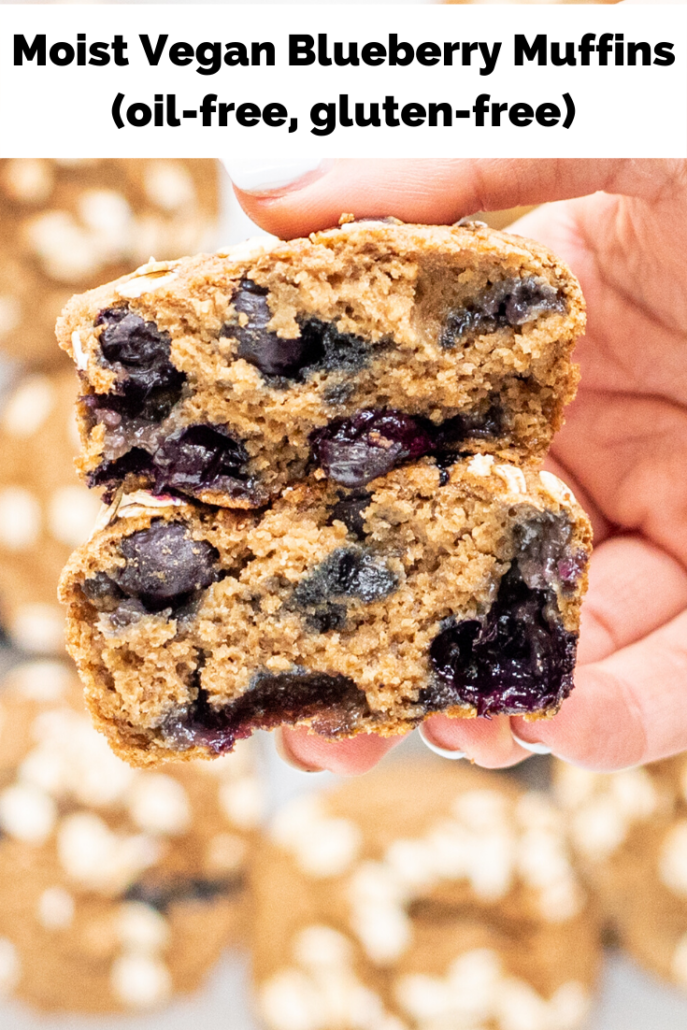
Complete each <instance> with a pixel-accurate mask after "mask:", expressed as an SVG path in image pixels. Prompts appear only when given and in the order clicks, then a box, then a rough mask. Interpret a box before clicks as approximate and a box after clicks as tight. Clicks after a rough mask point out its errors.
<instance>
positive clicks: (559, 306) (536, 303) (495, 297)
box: [484, 276, 565, 326]
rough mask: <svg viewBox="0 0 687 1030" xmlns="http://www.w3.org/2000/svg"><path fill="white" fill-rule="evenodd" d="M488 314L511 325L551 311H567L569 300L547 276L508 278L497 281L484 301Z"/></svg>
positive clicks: (529, 320)
mask: <svg viewBox="0 0 687 1030" xmlns="http://www.w3.org/2000/svg"><path fill="white" fill-rule="evenodd" d="M484 311H485V313H486V314H487V315H492V316H493V317H495V318H497V319H499V320H501V319H504V320H505V321H506V323H507V324H508V325H512V326H516V325H524V324H525V323H526V322H532V321H534V319H535V318H538V317H539V315H543V314H545V313H546V312H547V311H565V300H564V298H563V297H562V296H561V295H560V294H559V292H558V290H557V289H556V288H555V287H554V286H551V284H550V283H548V282H546V280H543V279H535V278H534V277H533V276H530V277H528V278H526V279H511V280H508V279H506V280H505V281H504V282H500V283H495V284H494V286H493V287H492V289H491V292H490V294H489V296H488V297H487V298H486V299H485V301H484Z"/></svg>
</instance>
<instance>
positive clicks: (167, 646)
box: [61, 455, 591, 764]
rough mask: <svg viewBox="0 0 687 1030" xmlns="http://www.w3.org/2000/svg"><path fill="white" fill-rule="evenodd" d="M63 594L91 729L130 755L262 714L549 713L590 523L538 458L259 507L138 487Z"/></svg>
mask: <svg viewBox="0 0 687 1030" xmlns="http://www.w3.org/2000/svg"><path fill="white" fill-rule="evenodd" d="M103 522H104V523H107V524H106V525H104V528H102V529H100V530H99V531H98V532H97V533H96V534H95V535H94V536H93V537H92V539H91V540H90V542H89V543H88V544H87V545H85V546H84V547H82V548H80V549H79V550H78V551H76V553H75V554H74V555H73V557H72V559H71V561H70V562H69V564H68V565H67V567H66V569H65V572H64V575H63V579H62V583H61V597H62V600H63V601H64V602H65V603H66V604H67V606H68V613H67V617H68V633H67V637H68V647H69V650H70V652H71V654H72V656H73V657H74V659H75V660H76V662H77V665H78V667H79V671H80V673H81V677H82V679H83V681H84V683H85V685H86V700H87V703H88V705H89V708H90V710H91V712H92V714H93V716H94V719H95V721H96V725H97V726H98V727H99V728H100V729H101V730H102V731H103V732H105V733H106V734H107V736H108V737H109V739H110V742H111V744H112V746H113V747H114V748H115V750H116V751H117V753H118V754H120V755H121V756H122V757H123V758H125V759H126V760H127V761H130V762H132V763H134V764H148V763H150V764H154V763H156V762H161V761H165V760H168V759H170V758H178V757H187V758H195V757H203V756H205V757H212V756H213V755H215V754H218V753H221V752H222V751H225V750H229V749H231V747H232V746H233V743H234V741H235V740H236V739H238V738H240V737H244V736H247V735H248V734H249V733H250V732H251V731H252V730H253V729H256V728H272V727H274V726H277V725H279V724H282V723H288V724H292V725H305V726H309V727H311V728H312V729H313V730H315V731H317V732H319V733H323V734H326V735H329V736H332V737H338V738H343V737H350V736H353V735H355V734H357V733H360V732H375V733H381V734H395V733H401V732H404V731H407V730H409V729H410V728H412V727H413V726H415V725H417V723H419V722H420V721H421V720H422V719H423V718H424V717H425V716H426V715H428V714H431V713H433V712H439V711H447V712H450V713H451V714H454V715H459V716H466V717H472V716H476V715H480V716H487V715H491V714H495V713H499V712H505V713H510V714H520V715H522V714H525V715H528V716H532V717H541V716H545V715H552V714H554V713H555V712H556V711H557V710H558V708H559V706H560V704H561V702H562V701H563V699H564V698H565V697H566V696H567V695H568V693H569V692H570V690H571V688H572V671H573V667H574V663H575V648H576V641H577V632H578V626H579V608H580V602H581V598H582V595H583V593H584V590H585V587H586V565H587V559H588V555H589V548H590V539H591V537H590V528H589V523H588V521H587V519H586V517H585V515H584V513H583V512H582V511H581V509H580V508H579V507H578V505H577V504H576V502H575V500H574V498H573V497H572V495H571V494H570V492H569V491H568V490H567V489H566V488H565V487H564V486H563V484H562V483H561V482H560V481H559V480H558V479H556V477H555V476H552V475H551V474H550V473H547V472H541V473H539V472H538V471H537V470H536V468H529V467H528V468H526V469H522V468H519V467H517V466H514V465H509V464H505V463H499V462H497V461H495V459H494V458H493V457H492V456H491V455H475V456H473V457H472V458H471V459H470V460H468V461H466V462H458V463H456V464H454V465H452V466H450V467H449V468H439V467H437V466H436V464H435V463H434V462H433V460H431V459H424V463H423V462H420V463H417V464H416V465H414V466H411V467H408V468H402V469H396V470H394V471H393V472H390V473H388V474H387V475H386V476H384V477H382V478H381V479H377V480H375V481H373V482H371V483H370V484H368V486H367V488H365V489H363V490H359V491H343V490H339V489H337V488H336V487H335V486H334V484H332V483H331V482H327V481H321V482H319V483H318V482H314V481H313V482H310V483H307V484H302V485H301V486H298V487H293V488H290V489H288V490H287V491H286V492H285V494H284V496H283V497H282V498H281V499H280V500H279V501H277V502H275V503H274V504H273V506H272V507H271V508H270V509H268V510H266V511H263V512H252V511H243V512H242V511H234V510H229V509H226V508H210V507H202V506H197V505H189V504H186V503H184V502H182V501H181V500H179V499H178V498H174V497H167V498H165V497H153V496H152V495H150V494H146V493H144V492H141V491H139V492H138V493H135V494H131V495H123V496H120V497H118V498H117V499H116V500H115V502H113V505H112V506H111V509H109V511H107V512H105V515H104V519H103Z"/></svg>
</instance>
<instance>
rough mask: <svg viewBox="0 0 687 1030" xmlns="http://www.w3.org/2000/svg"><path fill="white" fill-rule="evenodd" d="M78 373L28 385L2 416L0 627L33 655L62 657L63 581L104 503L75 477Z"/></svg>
mask: <svg viewBox="0 0 687 1030" xmlns="http://www.w3.org/2000/svg"><path fill="white" fill-rule="evenodd" d="M76 393H77V381H76V378H75V376H74V373H73V372H67V371H65V372H61V373H54V374H34V375H31V376H27V377H25V378H24V379H22V380H21V381H20V382H19V384H18V386H17V387H16V388H15V390H14V391H13V392H12V393H11V394H10V395H9V397H8V398H7V399H6V401H5V403H4V404H3V406H2V409H1V410H0V623H1V624H2V626H3V628H4V629H5V630H6V631H7V633H8V635H9V637H10V638H11V640H12V641H13V642H14V643H15V644H16V645H17V646H18V647H20V648H21V649H23V650H24V651H27V652H31V653H39V654H55V653H58V652H63V651H64V610H63V609H62V608H61V606H60V605H59V604H58V601H57V581H58V579H59V577H60V573H61V571H62V568H63V566H64V564H65V562H66V561H67V558H68V557H69V555H70V554H71V552H72V550H73V549H74V548H75V547H76V546H78V545H79V544H81V543H83V542H84V540H86V539H87V538H88V535H89V533H90V532H91V530H92V528H93V524H94V522H95V518H96V515H97V513H98V510H99V508H100V501H99V498H98V497H97V496H96V494H95V493H93V492H92V491H90V490H88V489H86V487H85V486H83V484H81V483H80V482H79V480H78V479H77V478H76V473H75V471H74V453H75V451H76V450H77V449H78V447H79V440H78V434H77V431H76V425H75V423H74V401H75V399H76Z"/></svg>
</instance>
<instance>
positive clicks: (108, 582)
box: [82, 572, 124, 612]
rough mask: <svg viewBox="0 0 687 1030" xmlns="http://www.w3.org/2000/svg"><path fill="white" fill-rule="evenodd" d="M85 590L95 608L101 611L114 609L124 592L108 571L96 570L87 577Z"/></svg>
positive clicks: (84, 584) (84, 585) (84, 583)
mask: <svg viewBox="0 0 687 1030" xmlns="http://www.w3.org/2000/svg"><path fill="white" fill-rule="evenodd" d="M82 589H83V592H84V594H85V595H86V597H87V599H88V600H89V601H90V602H91V604H92V605H93V607H94V608H96V609H97V610H98V611H99V612H108V611H114V609H115V608H116V607H117V605H118V604H119V602H120V601H121V600H122V599H123V597H124V594H123V592H122V591H121V590H120V589H119V587H118V586H117V584H116V583H115V581H114V580H113V579H112V578H111V577H110V576H108V575H107V573H106V572H96V573H95V575H93V576H91V577H89V578H88V579H85V580H84V582H83V587H82Z"/></svg>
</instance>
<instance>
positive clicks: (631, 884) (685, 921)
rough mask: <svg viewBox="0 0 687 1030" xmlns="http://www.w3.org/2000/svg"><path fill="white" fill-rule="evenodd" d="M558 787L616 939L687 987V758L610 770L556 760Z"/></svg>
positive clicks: (645, 963) (643, 961) (573, 835)
mask: <svg viewBox="0 0 687 1030" xmlns="http://www.w3.org/2000/svg"><path fill="white" fill-rule="evenodd" d="M556 792H557V794H558V797H559V800H560V802H561V804H562V805H563V806H564V808H565V809H566V811H567V812H568V814H569V819H570V832H571V839H572V842H573V845H574V847H575V848H576V850H577V852H578V853H579V856H580V860H581V861H582V863H583V865H584V869H585V872H586V874H587V877H588V879H589V882H590V884H591V886H592V887H593V888H594V889H595V890H596V892H597V893H598V898H599V904H600V907H601V910H602V912H603V914H604V915H605V917H606V918H607V919H608V920H609V922H610V926H611V928H612V930H613V931H614V933H615V935H616V936H617V938H618V940H619V942H620V944H621V945H622V946H623V947H625V948H626V949H627V950H628V951H629V952H630V954H631V955H632V956H633V957H634V958H635V959H637V961H638V962H640V963H641V964H642V965H643V966H646V968H648V969H651V970H653V971H654V972H655V973H658V974H659V975H660V976H662V977H664V978H666V979H668V980H671V981H672V982H673V983H676V984H678V985H679V986H680V987H682V988H684V989H687V756H685V755H683V756H678V757H676V758H671V759H668V760H667V761H665V762H657V763H654V764H652V765H648V766H646V767H644V768H636V769H627V770H625V771H623V772H619V773H611V774H601V773H591V772H587V771H585V770H583V769H576V768H574V767H573V766H568V765H565V764H564V763H562V762H561V763H557V769H556Z"/></svg>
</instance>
